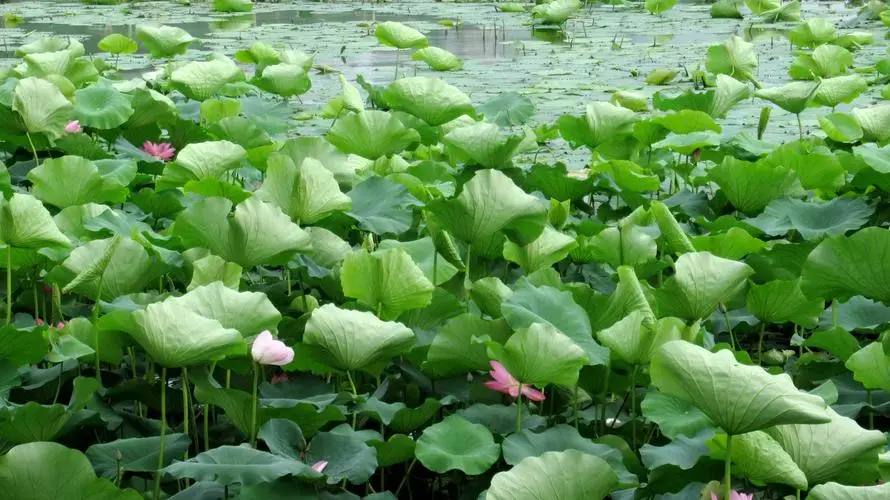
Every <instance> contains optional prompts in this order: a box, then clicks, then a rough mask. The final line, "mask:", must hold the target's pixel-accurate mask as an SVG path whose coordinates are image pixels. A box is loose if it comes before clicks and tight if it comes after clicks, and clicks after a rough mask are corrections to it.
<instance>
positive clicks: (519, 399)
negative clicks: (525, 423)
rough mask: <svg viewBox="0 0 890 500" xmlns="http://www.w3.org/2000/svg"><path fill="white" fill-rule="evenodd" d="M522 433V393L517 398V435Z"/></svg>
mask: <svg viewBox="0 0 890 500" xmlns="http://www.w3.org/2000/svg"><path fill="white" fill-rule="evenodd" d="M520 432H522V393H521V392H520V393H519V395H518V396H517V397H516V434H519V433H520Z"/></svg>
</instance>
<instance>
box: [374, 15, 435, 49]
mask: <svg viewBox="0 0 890 500" xmlns="http://www.w3.org/2000/svg"><path fill="white" fill-rule="evenodd" d="M374 36H376V37H377V41H379V42H380V43H382V44H383V45H388V46H390V47H395V48H397V49H422V48H424V47H426V46H427V45H429V42H428V41H427V39H426V37H425V36H423V33H421V32H419V31H417V30H416V29H414V28H411V27H410V26H405V25H404V24H402V23H399V22H395V21H386V22H382V23H380V24H378V25H377V27H376V28H375V29H374Z"/></svg>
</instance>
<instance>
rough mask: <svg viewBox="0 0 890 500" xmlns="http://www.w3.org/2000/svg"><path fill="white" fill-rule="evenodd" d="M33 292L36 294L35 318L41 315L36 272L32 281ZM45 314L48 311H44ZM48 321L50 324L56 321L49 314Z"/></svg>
mask: <svg viewBox="0 0 890 500" xmlns="http://www.w3.org/2000/svg"><path fill="white" fill-rule="evenodd" d="M31 293H32V294H33V296H34V318H39V317H40V303H39V302H38V301H37V273H36V272H35V273H34V280H33V281H32V282H31ZM43 314H44V316H46V311H43ZM46 323H47V324H49V325H54V324H55V323H53V322H52V320H51V319H50V318H49V317H48V316H47V318H46Z"/></svg>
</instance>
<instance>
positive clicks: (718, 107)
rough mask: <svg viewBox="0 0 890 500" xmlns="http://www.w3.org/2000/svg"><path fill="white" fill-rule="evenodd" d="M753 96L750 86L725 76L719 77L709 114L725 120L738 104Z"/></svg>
mask: <svg viewBox="0 0 890 500" xmlns="http://www.w3.org/2000/svg"><path fill="white" fill-rule="evenodd" d="M750 95H751V90H750V89H749V88H748V85H747V84H745V83H742V82H740V81H739V80H737V79H735V78H733V77H731V76H729V75H725V74H719V75H717V82H716V91H715V92H714V98H713V100H712V101H711V106H710V109H709V110H708V112H709V113H710V115H711V116H713V117H716V118H723V117H724V116H726V113H728V112H729V110H731V109H732V108H733V106H735V105H736V104H738V103H740V102H742V101H744V100H745V99H747V98H748V96H750Z"/></svg>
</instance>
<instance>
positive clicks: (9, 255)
mask: <svg viewBox="0 0 890 500" xmlns="http://www.w3.org/2000/svg"><path fill="white" fill-rule="evenodd" d="M10 323H12V245H9V244H7V245H6V324H7V325H8V324H10Z"/></svg>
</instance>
